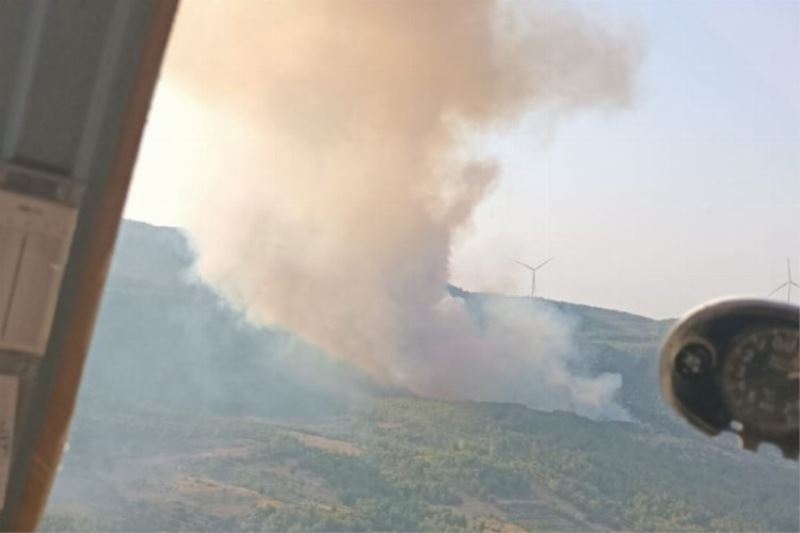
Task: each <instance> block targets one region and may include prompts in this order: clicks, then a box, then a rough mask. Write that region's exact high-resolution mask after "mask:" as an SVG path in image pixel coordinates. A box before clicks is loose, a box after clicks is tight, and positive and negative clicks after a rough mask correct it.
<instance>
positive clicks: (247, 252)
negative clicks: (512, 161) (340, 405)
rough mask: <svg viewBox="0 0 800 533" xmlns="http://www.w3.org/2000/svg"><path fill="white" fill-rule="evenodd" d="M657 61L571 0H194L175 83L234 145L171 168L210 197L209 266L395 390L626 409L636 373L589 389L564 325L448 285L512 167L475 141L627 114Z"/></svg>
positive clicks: (266, 317)
mask: <svg viewBox="0 0 800 533" xmlns="http://www.w3.org/2000/svg"><path fill="white" fill-rule="evenodd" d="M637 58H638V47H637V46H636V40H635V39H632V38H631V36H630V35H628V34H627V33H624V32H617V33H613V32H607V31H605V30H604V29H603V28H601V27H597V26H595V25H592V24H591V23H589V22H587V21H586V20H584V19H583V18H582V17H581V16H579V15H578V14H575V13H572V12H568V11H566V10H563V9H561V8H560V7H557V6H555V5H554V4H552V3H546V4H545V3H536V2H525V3H509V4H502V5H499V4H496V3H493V2H488V1H469V0H466V1H465V0H437V1H435V2H403V1H381V2H370V1H349V0H336V1H334V2H329V1H313V0H310V1H303V2H290V1H285V2H258V1H250V2H244V1H240V2H236V3H227V2H211V1H195V2H185V3H184V4H182V8H181V12H180V15H179V18H178V21H177V25H176V28H175V31H174V34H173V38H172V42H171V45H170V51H169V55H168V59H167V66H166V72H165V77H166V78H167V83H170V84H174V85H175V86H177V87H179V88H180V89H181V90H182V91H184V92H186V93H189V94H191V95H192V97H193V98H194V99H196V100H197V102H199V104H200V105H202V106H203V107H205V108H206V109H205V110H204V113H206V114H207V116H208V117H211V118H209V120H208V121H207V122H206V123H205V124H204V127H207V128H208V131H209V134H210V135H213V136H214V139H215V141H214V143H213V151H212V152H210V153H205V154H196V153H188V152H185V153H181V152H180V149H179V148H178V146H176V145H171V146H169V147H165V148H166V150H168V152H165V157H167V158H172V159H176V158H178V159H180V160H181V161H182V164H181V165H180V167H181V168H182V169H183V170H184V171H185V172H187V173H191V174H193V175H197V176H199V177H200V176H205V177H208V178H209V179H207V180H204V181H208V182H210V183H211V184H212V188H211V189H210V191H209V193H208V195H207V197H206V199H205V200H204V201H203V202H202V204H201V205H200V206H199V207H200V209H198V212H197V216H196V217H194V221H193V223H192V224H191V226H190V227H189V228H188V229H189V231H190V234H191V236H192V238H193V241H194V243H195V245H196V247H197V251H198V254H199V259H198V264H197V268H198V271H199V272H200V274H201V276H202V277H203V278H204V279H205V280H206V281H208V282H209V283H211V284H212V285H213V286H214V287H216V288H217V290H219V291H220V292H221V293H222V294H224V295H225V296H226V297H227V298H228V299H230V300H231V301H233V302H235V303H236V304H238V305H241V306H242V308H243V309H245V310H246V312H247V313H248V316H249V317H250V318H251V319H252V320H253V321H255V322H256V323H261V324H277V325H280V326H282V327H286V328H288V329H290V330H292V331H294V332H296V333H298V334H299V335H301V336H302V337H304V338H305V339H307V340H308V341H310V342H312V343H315V344H317V345H319V346H321V347H322V348H324V349H325V351H326V352H327V353H328V354H329V355H330V356H332V357H336V358H341V359H346V360H349V361H351V362H353V363H355V364H357V365H358V366H359V367H361V368H363V369H365V370H367V371H368V372H370V373H371V374H372V375H373V376H374V377H376V378H377V379H379V380H382V381H384V382H386V383H390V384H393V385H399V386H404V387H408V388H409V389H411V390H412V391H415V392H418V393H421V394H426V395H432V396H436V397H444V398H454V399H455V398H458V399H462V398H469V399H476V400H500V401H502V400H512V401H521V402H524V403H527V404H529V405H531V406H533V407H537V408H543V409H569V410H575V411H576V412H578V413H581V414H586V415H588V416H598V417H614V418H618V417H624V416H625V413H624V411H623V410H622V408H621V407H619V406H618V405H617V404H616V403H615V401H614V394H615V392H616V390H617V389H618V388H619V386H620V383H621V379H620V377H619V376H617V375H602V376H597V377H581V376H578V375H575V373H574V371H575V367H576V365H578V366H579V361H578V360H577V356H576V354H575V348H574V346H573V345H572V342H571V335H570V326H569V325H568V324H567V323H566V321H565V320H564V318H563V317H561V316H559V315H558V314H557V313H556V312H555V311H552V310H549V309H548V308H547V307H543V306H540V305H536V306H534V305H530V303H529V302H523V303H519V304H513V305H512V304H504V305H502V306H500V305H489V306H488V307H486V309H484V313H483V316H482V317H481V320H477V319H476V317H475V316H474V315H473V314H471V313H470V312H469V311H468V309H467V307H466V305H465V303H464V301H463V300H461V299H457V298H451V297H449V296H448V295H447V292H446V283H447V280H448V258H449V254H450V249H451V244H452V240H453V235H454V232H455V231H456V230H458V229H460V228H463V227H464V226H465V225H468V224H469V221H470V216H471V213H472V210H473V208H474V207H475V206H476V205H477V203H478V202H480V200H481V198H483V196H484V195H485V194H486V192H487V191H488V190H489V189H490V188H491V187H492V184H493V183H494V182H495V181H496V180H497V178H498V175H499V172H500V169H499V167H498V165H497V163H495V162H494V161H491V160H485V159H475V158H470V157H469V156H468V155H467V156H465V155H464V153H463V152H464V150H463V149H462V150H459V149H460V148H462V147H463V143H462V141H463V139H464V137H465V135H466V134H467V132H471V131H481V130H485V129H487V128H495V127H501V126H503V125H507V124H511V123H513V122H514V121H516V120H519V119H520V118H521V117H522V116H523V115H524V114H526V113H528V112H531V111H535V110H536V109H547V110H549V112H553V113H556V114H559V113H562V112H569V111H573V110H578V109H581V108H587V107H593V106H618V105H624V104H626V103H627V101H628V99H629V97H630V92H631V86H632V77H633V71H634V70H635V64H636V61H637ZM184 127H186V126H185V125H184ZM234 129H235V130H236V132H237V133H236V137H235V138H234V137H231V138H230V139H228V140H227V141H226V140H225V137H226V134H227V132H229V131H233V130H234ZM242 132H244V133H242ZM231 135H233V134H231ZM200 156H202V164H200V163H199V162H198V161H200Z"/></svg>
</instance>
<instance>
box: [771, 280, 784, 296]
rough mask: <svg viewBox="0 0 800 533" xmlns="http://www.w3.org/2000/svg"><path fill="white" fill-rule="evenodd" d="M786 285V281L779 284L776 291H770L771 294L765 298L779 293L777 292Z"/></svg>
mask: <svg viewBox="0 0 800 533" xmlns="http://www.w3.org/2000/svg"><path fill="white" fill-rule="evenodd" d="M788 284H789V282H788V281H785V282H783V283H781V284H780V286H779V287H778V288H777V289H775V290H774V291H772V292H771V293H769V294H767V296H772V295H773V294H775V293H776V292H778V291H779V290H781V289H782V288H784V287H786V286H787V285H788Z"/></svg>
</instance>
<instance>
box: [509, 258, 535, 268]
mask: <svg viewBox="0 0 800 533" xmlns="http://www.w3.org/2000/svg"><path fill="white" fill-rule="evenodd" d="M514 262H515V263H516V264H518V265H519V266H524V267H525V268H527V269H528V270H536V269H535V268H533V267H532V266H530V265H526V264H525V263H523V262H522V261H517V260H516V259H514Z"/></svg>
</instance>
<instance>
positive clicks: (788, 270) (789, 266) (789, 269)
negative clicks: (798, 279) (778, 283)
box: [786, 257, 792, 283]
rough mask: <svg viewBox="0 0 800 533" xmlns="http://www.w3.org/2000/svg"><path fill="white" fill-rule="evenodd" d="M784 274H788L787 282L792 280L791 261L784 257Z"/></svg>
mask: <svg viewBox="0 0 800 533" xmlns="http://www.w3.org/2000/svg"><path fill="white" fill-rule="evenodd" d="M786 275H787V276H789V278H788V279H789V283H791V282H792V263H791V261H789V258H788V257H787V258H786Z"/></svg>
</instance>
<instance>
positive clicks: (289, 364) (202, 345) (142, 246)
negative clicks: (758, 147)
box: [43, 222, 800, 531]
mask: <svg viewBox="0 0 800 533" xmlns="http://www.w3.org/2000/svg"><path fill="white" fill-rule="evenodd" d="M192 261H193V255H192V252H191V249H190V246H189V245H188V243H187V241H186V240H185V239H184V238H183V237H182V236H181V234H180V233H178V232H177V231H175V230H172V229H166V228H154V227H152V226H147V225H144V224H139V223H131V222H126V223H125V224H124V226H123V230H122V234H121V236H120V240H119V244H118V251H117V254H116V256H115V259H114V263H113V266H112V271H111V276H110V280H109V284H108V290H107V293H106V297H105V301H104V304H103V308H102V312H101V316H100V320H99V324H98V328H97V333H96V336H95V340H94V343H93V346H92V351H91V358H90V360H89V364H88V367H87V370H86V375H85V380H84V384H83V387H82V391H81V398H80V403H79V407H78V412H77V415H76V418H75V420H74V422H73V427H72V431H71V439H70V446H69V450H68V451H67V452H66V454H65V458H64V464H63V470H62V472H61V474H60V476H59V478H58V481H57V483H56V487H55V490H54V492H53V496H52V498H51V502H50V506H49V508H48V513H47V517H46V519H45V522H44V524H43V529H45V530H54V531H56V530H57V531H64V530H124V531H156V530H179V529H180V530H247V531H252V530H257V531H271V530H301V529H302V530H323V531H332V530H340V531H349V530H403V531H407V530H430V531H444V530H476V529H484V530H496V531H512V530H515V529H528V530H564V531H574V530H609V529H619V530H719V531H730V530H742V531H752V530H770V531H776V530H779V531H796V530H798V527H800V525H799V524H798V520H799V519H798V509H797V501H798V497H799V495H798V470H797V465H796V464H794V463H788V462H785V461H782V460H779V459H777V458H776V457H775V454H766V455H764V454H759V455H754V454H749V453H745V452H740V451H739V450H737V449H735V447H734V446H733V445H732V444H731V442H730V441H725V440H723V441H719V440H711V439H707V438H706V437H704V436H701V435H698V434H696V433H695V432H694V431H693V430H690V429H689V428H687V427H686V426H685V425H684V424H682V423H680V422H679V421H677V420H676V419H675V418H673V417H672V415H671V414H670V413H669V412H668V411H667V409H666V407H665V406H664V405H663V403H662V402H661V400H660V397H659V391H658V384H657V373H656V361H657V348H658V344H659V342H660V338H661V336H662V335H663V333H664V332H665V329H666V328H667V327H668V323H665V322H658V321H653V320H649V319H647V318H644V317H639V316H635V315H631V314H627V313H621V312H616V311H608V310H603V309H597V308H592V307H586V306H579V305H574V304H569V303H563V302H538V305H549V306H555V307H557V308H559V309H560V311H561V312H562V313H564V314H565V315H567V316H569V317H571V318H570V319H571V320H573V321H574V323H575V336H576V346H577V349H578V350H580V351H581V354H582V357H584V359H585V361H586V364H587V365H588V366H590V367H591V368H593V369H594V371H596V372H600V371H612V372H616V373H619V374H621V375H622V377H623V385H622V388H621V390H620V393H619V394H620V401H621V403H622V405H623V406H624V407H625V408H626V409H627V411H628V412H629V413H630V415H631V416H630V418H631V421H629V422H620V421H595V420H589V419H586V418H583V417H580V416H577V415H575V414H573V413H569V412H560V411H557V412H552V413H549V412H543V411H536V410H533V409H530V408H527V407H524V406H521V405H517V404H498V403H476V402H442V401H435V400H430V399H424V398H418V397H415V396H413V395H412V394H410V393H408V392H406V391H402V390H392V389H387V388H385V387H382V386H379V385H377V384H375V383H373V382H371V380H370V379H369V378H368V377H367V376H365V375H363V374H362V373H361V372H359V371H358V370H356V369H354V368H352V367H351V366H348V365H346V364H344V363H338V362H334V361H332V360H331V359H329V358H327V357H325V355H324V354H322V353H320V351H319V350H317V349H315V348H314V347H312V346H308V345H307V344H305V343H303V342H302V341H301V340H300V339H297V338H296V337H295V336H293V335H292V334H291V333H289V332H285V331H277V330H269V329H260V328H256V327H254V326H253V325H250V324H248V323H247V322H246V321H245V320H244V319H243V317H242V315H241V314H240V313H239V312H238V311H237V310H235V309H232V308H231V307H230V306H229V305H227V304H226V303H224V302H222V301H221V300H220V299H219V298H218V297H217V296H216V295H215V294H214V293H213V292H212V291H211V290H210V289H209V288H208V287H206V286H204V285H203V284H202V283H200V282H199V281H198V280H196V279H194V278H193V276H192V270H191V266H192ZM450 291H451V294H453V295H454V296H457V297H461V298H464V299H465V300H466V301H467V302H468V304H469V305H470V307H471V309H473V311H474V312H475V313H480V310H481V307H482V306H483V305H484V304H485V303H486V301H487V300H491V299H495V298H504V297H500V296H493V295H487V294H471V293H466V292H464V291H461V290H460V289H458V288H455V287H451V288H450Z"/></svg>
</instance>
